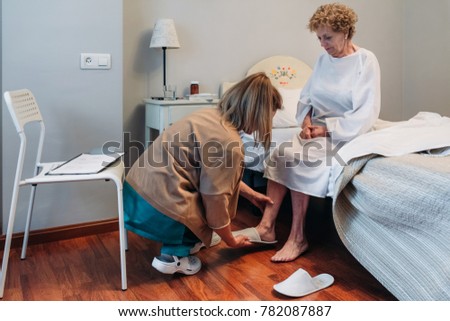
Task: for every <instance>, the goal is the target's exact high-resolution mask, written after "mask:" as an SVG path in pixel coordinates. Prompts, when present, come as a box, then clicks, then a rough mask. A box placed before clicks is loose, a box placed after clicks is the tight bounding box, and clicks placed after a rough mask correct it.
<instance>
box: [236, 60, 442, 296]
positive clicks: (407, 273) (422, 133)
mask: <svg viewBox="0 0 450 321" xmlns="http://www.w3.org/2000/svg"><path fill="white" fill-rule="evenodd" d="M258 71H264V72H266V74H267V75H268V76H269V77H271V79H272V82H273V83H274V85H275V86H276V87H277V88H278V89H279V91H280V93H281V94H282V96H283V99H284V102H285V108H284V110H283V111H282V112H281V113H280V115H278V112H277V115H276V116H275V118H274V128H273V131H272V143H273V144H277V145H278V144H281V143H283V142H288V141H289V140H291V139H292V136H293V135H294V134H296V133H298V132H299V127H298V126H297V124H295V117H294V116H293V115H295V110H296V100H297V101H298V97H299V95H300V92H301V88H302V87H303V86H304V84H305V82H306V80H307V78H308V77H309V75H310V74H311V68H310V67H309V66H307V65H306V64H305V63H303V62H302V61H300V60H298V59H295V58H292V57H286V56H275V57H270V58H267V59H264V60H263V61H261V62H259V63H257V64H256V65H255V66H253V67H252V68H250V70H249V71H248V73H247V75H248V74H251V73H254V72H258ZM227 85H230V84H227ZM294 105H295V108H294V107H293V106H294ZM242 141H243V142H244V146H245V163H246V174H245V177H246V179H247V182H249V183H250V184H251V185H255V184H264V179H263V178H262V173H263V172H264V166H265V162H264V161H265V159H266V156H267V155H268V153H269V152H270V151H269V152H268V151H265V150H264V149H263V148H261V147H259V146H255V143H254V139H253V136H252V135H246V134H243V135H242ZM249 173H250V174H249ZM255 177H256V178H258V179H257V180H256V181H255ZM331 180H332V181H333V182H334V187H335V188H334V194H333V200H332V216H333V221H334V224H335V226H336V230H337V232H338V235H339V237H340V239H341V240H342V242H343V244H344V245H345V246H346V248H347V249H348V250H349V252H350V253H352V255H353V256H354V257H355V258H356V259H357V260H358V261H359V262H360V263H361V264H362V265H363V266H364V267H365V268H366V269H367V270H368V271H369V272H370V273H371V274H372V275H373V276H374V277H375V278H377V279H378V280H379V281H380V282H381V283H382V284H383V285H384V286H385V287H386V288H387V289H388V290H389V291H390V292H391V293H392V294H393V295H394V296H395V297H396V298H397V299H399V300H421V301H422V300H450V118H448V117H443V116H441V115H438V114H435V113H429V112H422V113H419V114H417V115H416V116H415V117H412V118H411V119H409V120H407V121H402V122H388V121H384V120H381V119H380V120H378V121H377V123H376V125H375V127H374V129H373V131H371V132H369V133H367V134H364V135H361V136H359V137H357V138H356V139H354V140H353V141H351V142H349V143H347V144H346V145H345V146H344V147H343V148H341V149H340V150H339V161H336V162H334V163H333V177H332V178H331Z"/></svg>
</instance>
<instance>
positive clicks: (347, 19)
mask: <svg viewBox="0 0 450 321" xmlns="http://www.w3.org/2000/svg"><path fill="white" fill-rule="evenodd" d="M357 21H358V16H357V15H356V13H355V11H353V9H351V8H350V7H348V6H346V5H344V4H341V3H330V4H324V5H322V6H320V7H319V8H318V9H317V10H316V12H315V13H314V14H313V16H312V17H311V19H309V24H308V28H309V30H310V31H311V32H314V31H316V30H317V29H319V27H320V26H328V27H330V28H331V29H332V30H333V31H334V32H343V33H345V34H346V35H348V38H350V39H351V38H352V37H353V35H354V34H355V31H356V29H355V24H356V22H357Z"/></svg>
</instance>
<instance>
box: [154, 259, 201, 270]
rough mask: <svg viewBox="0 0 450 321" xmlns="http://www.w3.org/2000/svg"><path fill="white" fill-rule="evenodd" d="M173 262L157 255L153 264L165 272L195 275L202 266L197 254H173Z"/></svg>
mask: <svg viewBox="0 0 450 321" xmlns="http://www.w3.org/2000/svg"><path fill="white" fill-rule="evenodd" d="M172 258H173V262H166V261H163V260H161V259H159V258H157V257H155V258H154V259H153V262H152V266H153V267H154V268H155V269H157V270H158V271H159V272H161V273H164V274H174V273H177V272H178V273H183V274H186V275H193V274H195V273H197V272H198V271H200V269H201V268H202V261H200V259H199V258H198V257H196V256H185V257H180V258H179V257H178V256H172Z"/></svg>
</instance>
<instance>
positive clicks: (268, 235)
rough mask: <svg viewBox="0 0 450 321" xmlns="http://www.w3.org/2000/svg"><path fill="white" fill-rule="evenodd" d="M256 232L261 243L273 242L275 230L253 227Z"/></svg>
mask: <svg viewBox="0 0 450 321" xmlns="http://www.w3.org/2000/svg"><path fill="white" fill-rule="evenodd" d="M255 228H256V230H257V231H258V234H259V237H260V238H261V240H263V241H268V242H270V241H275V240H276V238H275V230H273V229H268V228H264V227H262V226H260V225H258V226H256V227H255Z"/></svg>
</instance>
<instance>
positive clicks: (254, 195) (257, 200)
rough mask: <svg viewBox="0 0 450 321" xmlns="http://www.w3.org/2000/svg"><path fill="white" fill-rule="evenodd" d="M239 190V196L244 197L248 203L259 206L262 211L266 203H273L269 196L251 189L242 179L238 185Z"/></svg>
mask: <svg viewBox="0 0 450 321" xmlns="http://www.w3.org/2000/svg"><path fill="white" fill-rule="evenodd" d="M239 191H240V192H239V193H240V195H241V196H243V197H245V198H246V199H247V200H248V201H249V202H250V203H252V204H253V205H255V206H256V207H257V208H259V210H260V211H261V212H264V208H265V207H266V204H267V203H269V204H273V201H272V199H271V198H270V197H268V196H267V195H264V194H261V193H259V192H257V191H255V190H253V189H252V188H250V187H249V186H248V185H247V184H245V183H244V182H242V181H241V183H240V186H239Z"/></svg>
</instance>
